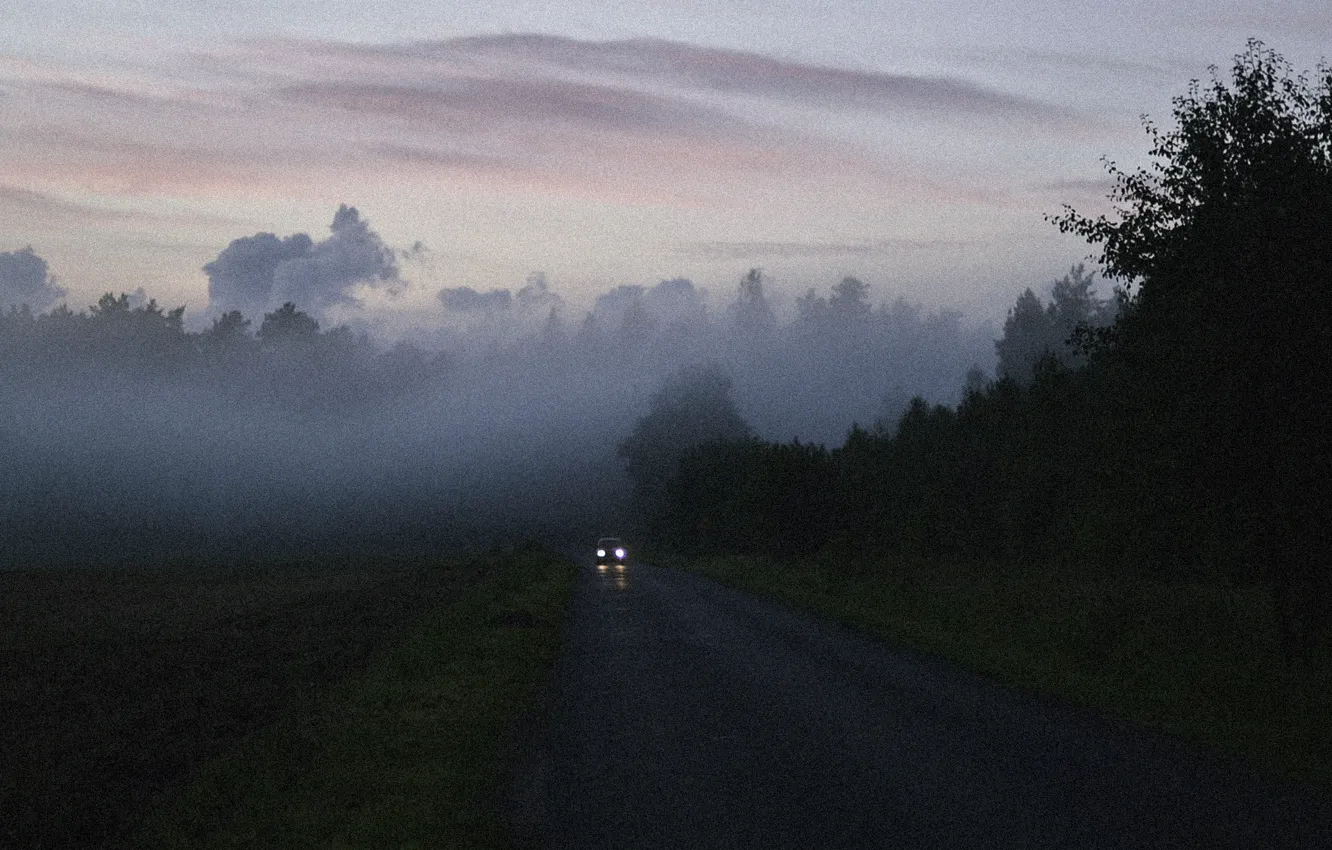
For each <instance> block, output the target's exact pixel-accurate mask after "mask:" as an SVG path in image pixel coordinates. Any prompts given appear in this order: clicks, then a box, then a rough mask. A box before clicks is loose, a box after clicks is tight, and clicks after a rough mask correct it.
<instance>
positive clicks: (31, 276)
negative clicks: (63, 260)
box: [0, 245, 65, 312]
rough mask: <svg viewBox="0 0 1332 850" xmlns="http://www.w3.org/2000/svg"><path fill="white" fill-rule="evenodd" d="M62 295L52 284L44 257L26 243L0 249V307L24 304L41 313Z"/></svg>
mask: <svg viewBox="0 0 1332 850" xmlns="http://www.w3.org/2000/svg"><path fill="white" fill-rule="evenodd" d="M64 295H65V290H64V289H63V288H62V287H60V286H58V285H57V284H56V280H55V278H54V277H52V276H51V273H50V269H49V268H48V267H47V265H46V260H43V259H42V258H41V257H39V256H37V254H36V252H34V251H33V250H32V246H31V245H29V246H28V247H26V248H21V249H19V250H17V251H3V252H0V307H18V306H22V305H27V306H28V307H31V308H32V309H33V310H34V311H37V312H43V311H45V310H46V309H48V308H49V307H52V306H53V305H54V304H55V303H56V302H57V301H59V300H60V299H61V298H62V297H64Z"/></svg>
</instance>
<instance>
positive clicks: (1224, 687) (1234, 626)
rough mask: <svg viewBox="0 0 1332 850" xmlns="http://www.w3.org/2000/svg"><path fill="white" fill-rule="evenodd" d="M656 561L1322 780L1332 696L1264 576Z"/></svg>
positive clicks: (1329, 781) (855, 562)
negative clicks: (1284, 647) (1279, 612)
mask: <svg viewBox="0 0 1332 850" xmlns="http://www.w3.org/2000/svg"><path fill="white" fill-rule="evenodd" d="M665 562H666V563H671V564H672V565H674V566H677V567H680V568H684V569H689V570H693V571H696V572H701V573H703V574H705V575H708V576H710V577H712V578H715V579H717V580H719V581H722V582H723V583H726V584H729V585H732V586H735V587H739V588H743V589H745V590H749V591H752V592H755V593H759V594H763V595H767V596H771V597H774V598H777V599H780V600H783V601H786V602H789V603H791V604H793V605H797V606H800V607H803V608H808V609H811V610H814V611H817V612H819V613H820V614H823V615H825V616H827V617H830V618H832V619H835V620H838V621H840V622H843V623H846V624H847V625H849V626H852V627H854V628H857V629H861V630H863V631H865V632H867V633H870V634H874V635H877V636H879V637H882V638H885V639H887V640H890V641H894V642H899V643H903V644H906V645H908V646H911V647H914V648H916V649H918V650H922V651H924V652H927V653H930V654H934V655H938V656H940V657H945V658H950V659H952V660H955V661H958V662H960V663H962V664H963V665H965V666H967V667H969V668H971V669H974V670H977V671H980V672H983V673H986V674H988V675H992V676H994V677H995V678H997V679H1000V680H1002V681H1006V682H1009V683H1012V684H1014V685H1016V686H1018V687H1024V688H1031V689H1033V690H1036V691H1040V692H1043V693H1047V694H1053V695H1056V696H1057V697H1060V698H1064V699H1068V700H1070V701H1073V702H1076V703H1078V704H1081V705H1085V706H1088V707H1091V708H1094V709H1097V710H1100V711H1105V712H1108V713H1111V714H1114V715H1116V716H1119V717H1122V718H1125V719H1127V720H1129V721H1131V722H1134V723H1137V724H1140V725H1142V726H1145V727H1148V728H1153V729H1159V730H1163V731H1165V732H1168V733H1171V734H1176V735H1179V736H1181V737H1184V738H1189V739H1193V740H1196V741H1201V742H1204V743H1206V744H1207V745H1209V746H1212V747H1214V748H1216V749H1217V750H1219V751H1222V752H1230V753H1234V754H1238V755H1239V756H1241V757H1242V758H1244V759H1247V760H1249V761H1250V762H1252V763H1254V764H1255V765H1257V766H1259V767H1260V768H1261V769H1264V770H1267V771H1271V772H1273V773H1284V774H1288V775H1292V776H1298V777H1302V778H1304V779H1306V780H1309V781H1312V782H1315V783H1318V784H1320V785H1322V786H1323V787H1325V788H1328V789H1332V699H1330V698H1329V694H1328V692H1327V691H1326V690H1325V689H1322V688H1319V687H1318V686H1317V683H1314V682H1310V681H1309V680H1308V679H1306V678H1304V677H1303V676H1302V675H1301V674H1300V673H1299V672H1298V671H1295V670H1292V669H1291V667H1290V666H1289V665H1288V664H1286V663H1285V662H1284V659H1283V658H1282V655H1281V650H1280V645H1279V640H1278V635H1277V628H1276V617H1275V615H1274V612H1273V610H1272V604H1271V599H1270V597H1269V596H1268V595H1267V594H1266V593H1264V591H1263V590H1262V589H1261V588H1256V587H1237V586H1225V585H1220V584H1216V583H1207V582H1167V581H1159V580H1153V579H1150V578H1137V579H1132V580H1128V579H1102V580H1077V581H1069V580H1067V579H1063V578H1061V577H1059V576H1058V573H1057V572H1055V571H1052V570H1049V569H1045V568H1036V567H1028V568H1022V567H1020V566H1017V565H1014V564H1011V563H1010V564H999V563H993V562H988V563H985V562H962V561H937V560H931V561H923V560H920V559H917V558H903V559H900V560H892V559H876V558H875V557H874V556H866V555H864V554H863V553H855V552H846V553H844V554H842V555H840V556H838V555H835V554H833V553H832V552H824V553H821V554H820V555H819V556H817V557H815V558H812V559H810V560H802V561H793V562H780V561H774V560H771V559H767V558H762V557H722V556H714V557H699V558H673V559H669V560H667V561H665Z"/></svg>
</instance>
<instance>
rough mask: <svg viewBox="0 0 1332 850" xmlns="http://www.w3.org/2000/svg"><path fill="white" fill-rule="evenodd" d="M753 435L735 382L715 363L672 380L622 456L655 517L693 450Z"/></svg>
mask: <svg viewBox="0 0 1332 850" xmlns="http://www.w3.org/2000/svg"><path fill="white" fill-rule="evenodd" d="M748 435H749V425H748V424H747V423H746V422H745V421H744V419H742V418H741V416H740V414H739V412H737V410H736V407H735V402H734V401H733V400H732V398H731V379H730V378H728V377H727V376H726V373H725V372H724V371H722V369H721V367H720V366H718V365H716V364H712V363H709V364H705V365H698V366H688V367H685V368H683V369H680V370H678V371H676V372H675V373H674V374H672V375H671V376H670V377H669V378H667V380H666V383H665V384H664V385H663V386H662V388H661V389H660V390H658V391H657V392H656V393H655V394H654V395H653V396H652V400H651V402H650V404H649V410H648V413H647V414H646V415H645V416H643V417H642V418H641V419H639V420H638V422H637V424H636V425H635V426H634V429H633V431H632V432H631V433H630V434H629V436H628V437H626V438H625V439H624V440H623V441H621V442H620V444H619V446H618V447H617V453H618V454H619V456H620V457H621V458H622V459H623V460H624V462H625V472H626V474H627V475H628V476H629V479H630V481H632V482H633V485H634V492H635V495H636V496H637V498H638V500H639V502H640V505H641V506H642V507H643V508H644V510H645V511H647V512H648V514H649V515H650V516H653V517H660V516H661V514H662V507H663V504H662V500H663V498H664V494H665V489H666V482H667V480H668V479H669V478H670V477H671V476H672V475H673V474H675V471H676V467H677V466H678V465H679V463H680V458H682V457H684V455H685V453H686V452H687V451H689V449H691V448H693V447H694V446H697V445H700V444H702V443H707V442H710V441H713V440H734V439H739V438H742V437H747V436H748Z"/></svg>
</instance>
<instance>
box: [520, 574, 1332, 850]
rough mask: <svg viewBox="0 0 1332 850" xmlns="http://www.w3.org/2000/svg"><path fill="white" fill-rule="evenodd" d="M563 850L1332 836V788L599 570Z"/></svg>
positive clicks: (550, 832) (736, 599) (1255, 840)
mask: <svg viewBox="0 0 1332 850" xmlns="http://www.w3.org/2000/svg"><path fill="white" fill-rule="evenodd" d="M548 709H549V710H548V713H547V717H548V724H547V725H545V726H543V727H541V728H539V729H538V730H537V731H536V732H535V733H534V734H533V740H532V742H531V745H530V746H529V747H528V753H527V759H526V764H525V765H524V766H523V768H522V771H521V776H522V779H521V780H520V783H519V786H518V787H517V788H516V789H515V791H514V794H513V799H514V800H516V802H515V803H514V806H515V809H516V811H517V813H518V814H517V815H516V819H517V820H518V821H519V823H520V824H522V825H524V826H525V828H526V829H527V830H528V831H529V832H530V833H531V836H532V837H533V838H534V843H535V844H537V845H538V846H543V847H552V848H580V850H583V848H617V850H623V848H636V847H662V848H667V847H669V848H707V847H726V848H736V847H752V848H784V847H791V848H801V850H809V848H852V847H908V848H910V847H948V848H963V847H1172V848H1173V847H1244V848H1257V847H1264V848H1266V847H1300V848H1317V847H1332V800H1329V799H1327V798H1326V797H1324V796H1320V795H1316V794H1313V793H1311V792H1308V791H1307V790H1304V789H1301V788H1298V787H1294V786H1285V785H1274V784H1273V783H1271V782H1270V781H1264V780H1262V779H1261V778H1259V777H1257V776H1254V775H1253V774H1251V773H1250V772H1248V771H1246V770H1245V769H1244V768H1242V767H1240V766H1238V765H1236V764H1232V763H1229V762H1227V761H1225V760H1222V759H1219V758H1216V757H1213V756H1208V755H1205V754H1202V753H1199V752H1196V751H1194V750H1193V749H1192V748H1189V747H1186V746H1184V745H1181V744H1179V743H1177V742H1174V741H1172V740H1170V739H1168V738H1165V737H1163V736H1153V735H1144V734H1141V733H1136V732H1134V731H1132V730H1131V729H1129V728H1127V727H1125V726H1124V725H1122V724H1118V723H1115V722H1111V721H1105V720H1101V719H1099V718H1097V717H1095V716H1093V715H1091V714H1090V713H1087V712H1083V711H1079V710H1076V709H1071V708H1069V707H1067V706H1061V705H1057V704H1055V703H1053V702H1051V701H1046V700H1041V699H1036V698H1033V697H1031V696H1030V695H1026V694H1021V693H1017V692H1014V691H1011V690H1007V689H1005V688H1002V687H1000V686H998V685H995V684H994V683H992V682H990V681H988V680H986V679H984V678H982V677H980V676H976V675H973V674H970V673H967V672H964V671H960V670H957V669H955V668H953V667H950V666H948V665H946V664H943V663H941V662H938V661H935V660H931V659H925V658H921V657H919V656H917V655H914V654H912V653H910V652H907V651H903V650H901V649H898V648H894V647H891V646H885V645H883V644H879V643H876V642H874V641H871V640H868V639H866V638H863V637H861V636H858V635H856V634H854V633H852V632H850V631H849V630H847V629H844V628H841V627H839V626H836V625H833V624H829V623H827V622H824V621H821V620H817V619H815V618H812V617H809V616H807V615H804V614H800V613H797V612H794V611H792V610H789V609H787V608H785V607H782V606H777V605H773V604H771V603H767V602H764V601H761V600H757V599H755V598H753V597H751V596H748V595H746V594H742V593H739V592H736V591H732V590H729V589H727V588H724V587H721V586H720V585H717V584H716V583H714V582H711V581H708V580H706V579H703V578H699V577H697V576H693V575H689V574H684V573H680V572H677V571H673V570H664V569H658V568H653V567H650V566H648V565H645V564H631V565H630V566H629V567H628V568H627V569H626V570H625V571H624V572H623V573H620V572H617V571H615V570H613V569H612V570H610V571H608V572H604V573H602V572H598V571H597V570H594V569H592V568H590V567H589V568H588V569H586V570H585V571H584V573H583V574H582V575H581V576H580V578H579V584H578V587H577V590H576V592H575V597H574V603H573V612H572V621H571V624H570V630H569V634H568V642H567V646H566V647H565V653H564V656H563V658H562V659H561V662H560V665H559V668H558V669H557V674H556V678H555V681H554V682H553V684H552V689H551V693H550V694H549V706H548Z"/></svg>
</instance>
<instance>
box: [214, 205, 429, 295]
mask: <svg viewBox="0 0 1332 850" xmlns="http://www.w3.org/2000/svg"><path fill="white" fill-rule="evenodd" d="M329 230H330V231H331V235H330V236H329V237H328V238H327V239H325V240H323V241H322V242H315V241H314V240H313V239H311V238H310V237H309V236H308V235H307V234H304V233H297V234H295V235H293V236H288V237H286V238H285V239H280V238H278V237H277V236H276V235H274V234H272V233H257V234H255V235H254V236H247V237H243V238H240V239H236V240H233V241H232V243H231V244H230V245H228V246H227V247H226V248H225V249H223V250H222V252H221V253H220V254H218V256H217V259H215V260H213V261H212V262H210V263H208V264H206V265H205V266H204V267H203V268H204V273H205V274H207V275H208V302H209V311H210V312H225V311H227V310H240V311H241V312H242V313H247V314H249V315H255V314H257V313H259V312H261V311H264V310H268V309H271V308H273V307H276V306H279V305H281V304H283V303H286V302H288V301H290V302H293V303H295V304H296V305H297V306H298V307H300V308H301V309H302V310H303V311H305V312H307V313H310V314H311V315H315V316H321V317H322V316H323V315H324V314H325V313H326V312H327V311H328V310H329V308H331V307H334V306H338V305H349V304H354V303H355V302H356V296H355V290H356V289H357V288H358V287H361V286H369V287H372V288H380V289H388V290H389V291H394V290H396V289H397V288H398V287H399V286H400V285H401V278H400V276H399V272H398V266H397V262H396V257H397V252H395V251H394V250H393V249H392V248H389V247H387V246H386V245H384V242H383V240H382V239H380V237H379V234H377V233H375V232H374V231H373V230H371V229H370V225H369V223H368V222H367V221H365V220H363V219H362V218H361V216H360V213H359V212H357V210H356V208H355V207H349V206H347V205H346V204H343V205H341V206H339V207H338V211H337V212H336V213H335V214H334V216H333V223H332V225H330V227H329ZM414 247H415V246H414Z"/></svg>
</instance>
